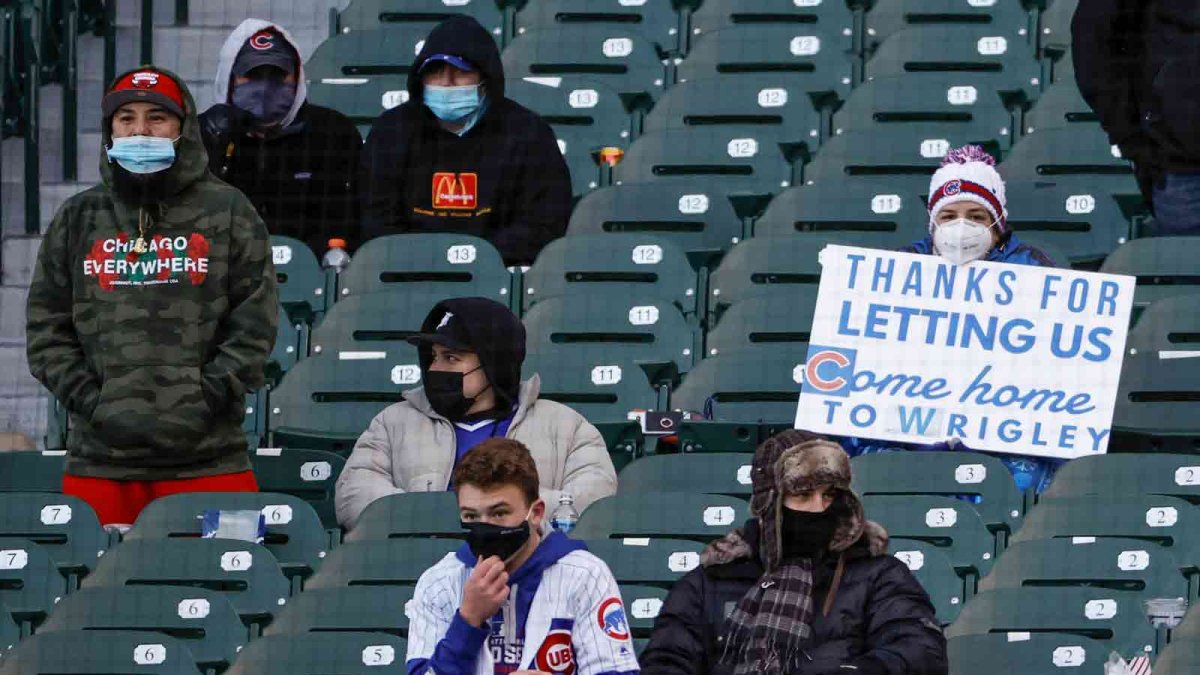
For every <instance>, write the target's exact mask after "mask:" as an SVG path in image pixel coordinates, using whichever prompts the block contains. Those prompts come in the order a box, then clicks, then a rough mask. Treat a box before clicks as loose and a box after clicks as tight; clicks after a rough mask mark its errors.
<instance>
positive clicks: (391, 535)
mask: <svg viewBox="0 0 1200 675" xmlns="http://www.w3.org/2000/svg"><path fill="white" fill-rule="evenodd" d="M460 523H461V519H460V518H459V516H458V500H457V499H456V498H455V496H454V493H453V492H448V491H446V490H444V489H443V486H441V485H439V486H437V491H432V492H402V493H400V494H395V495H388V496H386V497H381V498H379V499H376V500H375V501H373V502H371V503H370V504H368V505H367V508H366V509H365V510H363V512H362V515H361V516H359V517H358V522H357V523H356V524H355V526H354V529H353V530H351V531H350V532H348V533H347V534H346V537H345V541H348V542H349V541H374V540H378V539H408V538H410V537H434V538H443V539H461V538H462V537H463V529H462V526H461V524H460Z"/></svg>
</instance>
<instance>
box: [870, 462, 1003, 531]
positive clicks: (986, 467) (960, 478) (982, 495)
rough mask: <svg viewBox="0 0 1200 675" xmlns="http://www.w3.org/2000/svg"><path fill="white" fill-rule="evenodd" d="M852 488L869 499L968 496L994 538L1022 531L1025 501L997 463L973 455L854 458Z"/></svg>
mask: <svg viewBox="0 0 1200 675" xmlns="http://www.w3.org/2000/svg"><path fill="white" fill-rule="evenodd" d="M851 465H852V466H853V468H854V489H855V490H857V491H858V492H859V494H861V495H863V496H864V497H867V496H871V495H940V496H943V497H969V498H971V502H972V505H973V506H974V507H975V510H976V511H977V512H978V513H979V517H980V518H982V519H983V523H984V524H985V525H987V527H988V529H989V530H991V531H992V532H994V533H1003V534H1005V535H1011V534H1012V533H1014V532H1016V531H1017V530H1019V529H1021V522H1022V511H1023V507H1022V497H1021V493H1020V492H1019V491H1018V490H1017V484H1016V483H1015V482H1014V481H1013V478H1012V474H1010V473H1009V471H1008V469H1007V468H1006V467H1005V466H1004V463H1003V462H1001V461H1000V460H999V459H998V458H996V457H993V456H991V455H985V454H982V453H975V452H970V453H967V452H922V453H921V454H919V455H915V454H912V453H906V452H891V453H881V454H874V455H863V456H861V457H855V458H854V459H853V460H852V461H851Z"/></svg>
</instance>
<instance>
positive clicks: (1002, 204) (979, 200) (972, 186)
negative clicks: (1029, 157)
mask: <svg viewBox="0 0 1200 675" xmlns="http://www.w3.org/2000/svg"><path fill="white" fill-rule="evenodd" d="M958 202H974V203H976V204H979V205H980V206H982V207H983V208H985V209H987V210H988V213H990V214H992V220H993V221H995V222H996V228H997V230H998V231H999V234H1000V236H1001V237H1006V236H1008V235H1009V234H1010V230H1009V229H1008V209H1007V205H1008V200H1007V198H1006V197H1005V195H1004V179H1003V178H1001V177H1000V173H999V172H998V171H996V160H995V159H993V158H992V156H991V155H989V154H988V153H987V151H985V150H984V149H983V148H981V147H979V146H978V145H965V146H963V147H961V148H955V149H954V150H951V151H950V152H948V153H946V157H945V158H944V159H943V160H942V166H941V168H940V169H938V170H937V172H935V173H934V174H933V178H932V179H930V181H929V232H930V234H932V233H933V228H934V225H935V221H936V216H937V213H938V211H940V210H942V208H943V207H945V206H947V205H949V204H955V203H958Z"/></svg>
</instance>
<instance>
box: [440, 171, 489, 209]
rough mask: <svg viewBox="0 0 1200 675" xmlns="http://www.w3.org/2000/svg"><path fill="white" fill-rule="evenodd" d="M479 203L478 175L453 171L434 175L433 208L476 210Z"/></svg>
mask: <svg viewBox="0 0 1200 675" xmlns="http://www.w3.org/2000/svg"><path fill="white" fill-rule="evenodd" d="M478 201H479V176H478V174H474V173H453V172H451V171H439V172H437V173H435V174H433V208H435V209H464V210H466V209H474V208H475V206H476V205H477V204H478Z"/></svg>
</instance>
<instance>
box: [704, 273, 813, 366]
mask: <svg viewBox="0 0 1200 675" xmlns="http://www.w3.org/2000/svg"><path fill="white" fill-rule="evenodd" d="M816 307H817V287H816V286H815V285H811V284H810V285H802V286H797V287H796V288H794V289H790V288H789V289H784V290H781V291H778V292H768V293H763V294H761V295H756V296H753V297H749V298H745V299H743V300H739V301H737V302H735V303H734V304H733V305H731V306H730V307H729V308H728V309H726V310H725V311H724V312H723V313H722V314H721V320H720V322H718V323H717V325H716V327H715V328H713V329H712V330H710V331H709V332H708V341H707V342H706V343H705V347H704V348H705V350H706V351H705V358H711V357H714V356H719V355H721V354H734V353H740V352H756V353H760V354H762V353H767V352H769V351H770V350H772V349H777V348H779V347H783V348H785V349H786V350H787V351H788V352H789V353H794V354H801V353H805V352H806V351H807V349H808V341H809V336H810V334H811V331H812V323H813V313H814V311H815V310H816Z"/></svg>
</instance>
